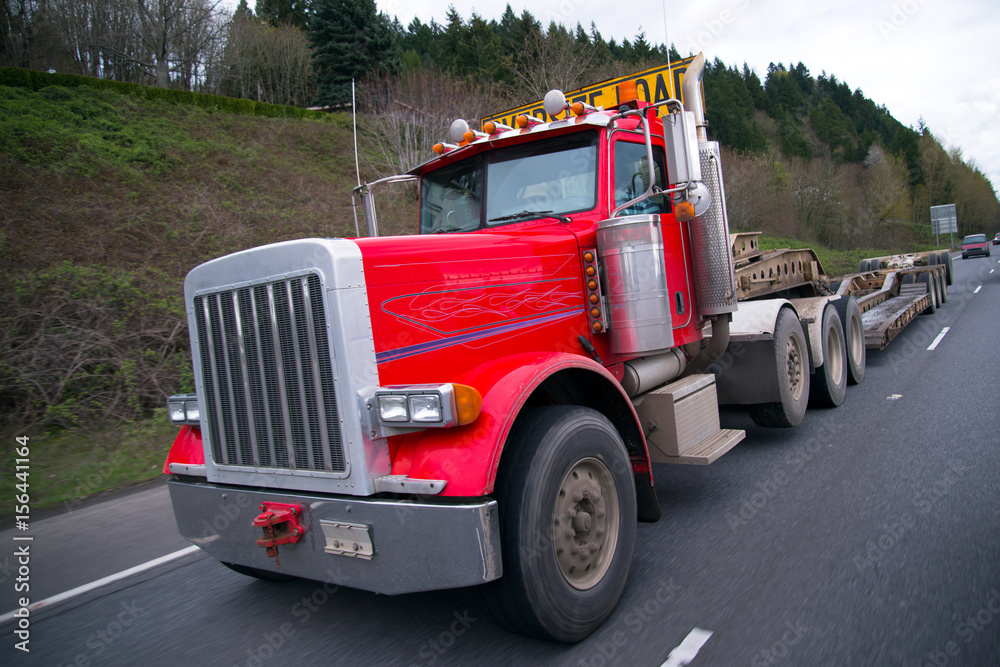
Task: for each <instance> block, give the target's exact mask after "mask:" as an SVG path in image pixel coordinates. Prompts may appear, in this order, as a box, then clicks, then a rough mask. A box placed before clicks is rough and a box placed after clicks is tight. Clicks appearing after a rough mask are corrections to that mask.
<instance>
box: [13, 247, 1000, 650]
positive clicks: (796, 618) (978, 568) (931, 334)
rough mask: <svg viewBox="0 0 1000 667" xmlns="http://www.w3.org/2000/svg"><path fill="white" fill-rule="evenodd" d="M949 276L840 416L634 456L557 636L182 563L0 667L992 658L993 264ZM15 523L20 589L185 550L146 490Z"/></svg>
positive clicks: (462, 595) (417, 603) (59, 612)
mask: <svg viewBox="0 0 1000 667" xmlns="http://www.w3.org/2000/svg"><path fill="white" fill-rule="evenodd" d="M955 271H956V279H955V284H954V285H952V287H951V288H950V289H949V293H948V299H949V300H948V302H947V303H946V304H944V305H943V306H942V307H941V308H940V309H939V310H938V312H937V313H936V314H935V315H923V316H921V317H919V318H918V320H917V321H916V322H915V323H913V324H911V325H910V326H909V327H907V329H906V330H904V332H903V333H902V334H901V335H900V336H899V337H898V338H897V339H896V340H895V341H894V342H893V343H892V344H891V345H890V346H889V347H888V348H887V349H886V350H884V351H881V352H871V351H869V355H868V371H867V376H866V378H865V381H864V383H863V384H861V385H859V386H856V387H851V388H849V390H848V394H847V399H846V401H845V402H844V404H843V405H842V406H841V407H839V408H837V409H832V410H810V411H809V413H808V414H807V416H806V420H805V422H804V423H803V424H802V425H801V426H800V427H798V428H796V429H792V430H770V429H762V428H758V427H756V426H755V425H754V424H753V423H752V422H751V421H750V420H749V419H748V418H747V417H746V415H745V414H744V413H743V412H741V411H739V410H735V409H734V410H727V411H726V412H724V414H723V422H724V426H726V427H730V428H743V429H746V431H747V438H746V440H745V441H744V442H743V443H741V444H740V445H739V446H738V447H737V448H736V449H735V450H733V451H732V452H731V453H729V454H727V455H726V456H725V457H723V458H722V459H720V460H719V461H717V462H716V463H715V464H713V465H711V466H708V467H695V466H660V465H657V466H655V467H654V475H655V479H656V484H657V487H656V488H657V493H658V495H659V499H660V503H661V505H662V508H663V519H661V520H660V522H658V523H656V524H640V525H639V528H638V537H637V544H636V552H635V557H634V560H633V563H632V573H631V577H630V580H629V585H628V587H627V589H626V591H625V596H624V598H623V599H622V601H621V604H620V605H619V607H618V609H617V611H616V612H615V614H614V615H613V616H612V617H611V619H610V620H609V621H608V622H607V623H606V624H605V625H604V626H603V627H602V628H601V629H599V630H598V631H597V632H596V633H595V634H594V635H592V636H591V637H590V638H589V639H588V640H586V641H584V642H582V643H580V644H578V645H575V646H566V645H558V644H550V643H547V642H542V641H537V640H531V639H525V638H523V637H519V636H516V635H512V634H509V633H507V632H504V631H502V630H500V629H498V628H497V627H495V626H493V625H492V624H491V623H490V622H489V621H488V620H487V619H486V618H485V617H484V615H483V613H482V609H481V607H480V606H479V602H478V600H477V597H476V595H475V591H473V590H457V591H443V592H435V593H424V594H412V595H404V596H399V597H384V596H378V595H374V594H369V593H364V592H359V591H354V590H349V589H344V588H339V589H338V588H336V587H334V586H332V585H328V584H321V583H318V582H311V581H303V580H299V581H293V582H288V583H280V584H278V583H269V582H262V581H257V580H253V579H249V578H246V577H243V576H241V575H238V574H235V573H233V572H230V571H229V570H227V569H226V568H224V567H222V566H221V565H219V564H218V563H216V562H214V561H212V560H210V559H207V558H193V559H188V560H186V561H179V562H177V563H176V564H175V566H173V567H172V569H171V568H170V567H167V568H160V569H158V570H155V571H153V572H151V573H150V574H149V575H148V576H144V577H137V578H134V579H129V580H127V581H126V582H123V583H119V584H117V585H115V586H112V587H110V588H107V589H104V590H101V591H97V592H95V593H91V594H90V595H88V596H84V597H81V598H79V599H77V600H76V601H75V602H72V603H69V604H65V605H63V606H60V607H57V608H54V609H52V610H51V611H49V612H48V613H47V614H45V613H41V612H40V613H38V614H37V615H36V616H35V617H34V618H33V619H32V623H31V625H30V645H29V646H30V649H31V651H30V653H23V652H21V651H18V650H16V649H15V648H14V644H15V642H17V641H19V640H18V638H17V637H15V636H14V635H13V634H12V631H13V629H14V625H13V624H11V623H9V622H8V623H7V624H5V625H2V629H3V633H2V634H3V637H4V639H3V640H2V644H0V664H3V665H46V666H51V665H81V666H83V665H97V664H101V665H130V666H131V665H177V664H187V665H249V666H252V667H254V666H255V667H260V666H262V665H321V664H322V665H340V664H351V665H353V664H364V665H435V664H436V665H499V664H519V665H520V664H524V665H550V664H552V665H592V666H594V667H600V666H601V665H612V664H627V665H651V666H660V665H663V664H664V662H665V661H667V657H668V655H669V654H670V652H671V650H673V649H674V648H675V647H677V646H678V645H679V644H681V642H682V641H683V640H684V639H685V637H687V636H688V634H689V633H690V632H691V631H692V629H694V628H701V629H703V630H707V631H711V632H712V635H711V637H709V638H708V640H707V641H706V642H705V643H704V646H703V647H702V648H701V650H700V652H699V653H698V654H697V657H696V658H694V660H693V661H692V662H691V663H690V664H692V665H695V666H700V665H724V666H729V665H751V666H757V665H779V664H780V665H918V666H921V667H922V666H924V665H927V666H936V667H943V666H945V665H984V666H995V665H1000V388H998V379H1000V354H998V350H997V347H998V343H1000V335H998V327H1000V264H998V257H997V256H996V255H994V257H991V258H983V259H970V260H965V261H962V260H958V261H956V262H955ZM977 288H978V289H977ZM945 327H948V331H947V333H946V335H944V337H943V338H941V340H940V342H939V343H938V345H937V347H936V348H935V349H934V350H928V349H927V348H928V346H929V345H931V343H932V342H933V341H934V340H935V338H936V337H937V336H938V335H939V334H940V333H941V331H942V330H943V329H944V328H945ZM32 531H33V532H34V534H35V535H36V539H35V541H34V542H33V543H32V549H33V552H32V553H33V555H34V556H36V557H37V558H35V559H34V560H33V565H32V575H31V576H32V581H31V585H32V587H33V588H32V592H31V593H32V598H33V599H39V598H40V597H42V596H47V595H50V594H52V593H55V592H61V591H63V590H67V589H68V588H72V587H73V586H77V585H80V584H82V583H86V582H88V581H93V580H94V579H97V578H99V577H101V576H104V575H105V574H109V573H111V572H116V571H119V570H122V569H125V568H127V567H131V566H132V565H137V564H139V563H142V562H145V561H146V560H148V559H149V558H152V557H154V556H156V555H164V554H166V553H170V552H171V551H174V550H176V549H180V548H183V547H184V546H185V545H186V542H185V541H184V540H182V539H180V538H179V537H178V536H177V534H176V528H175V527H174V526H173V525H172V517H171V514H170V509H169V505H168V504H167V502H166V499H165V496H164V495H163V488H162V486H154V487H152V488H149V489H145V490H142V491H140V492H138V493H132V494H127V495H124V496H120V497H116V498H113V499H111V500H109V501H105V502H101V503H97V504H89V505H87V506H84V507H81V508H76V509H75V510H74V511H73V512H70V513H67V514H63V515H60V516H57V517H52V518H49V519H46V520H44V521H39V522H37V523H36V524H34V525H33V527H32ZM12 537H13V531H10V530H8V531H4V532H3V533H0V545H7V546H3V547H0V548H2V549H4V551H3V552H0V579H2V582H0V589H2V590H0V594H2V597H0V603H2V604H3V605H4V609H3V610H7V609H11V608H13V607H12V605H13V598H14V593H13V592H12V590H13V583H14V573H15V572H16V568H14V569H12V568H11V563H12V562H13V560H12V559H11V558H10V557H9V555H8V554H13V552H14V549H15V546H12V545H14V544H15V543H14V542H13V541H12ZM5 558H6V560H4V559H5ZM675 655H676V654H675ZM675 664H680V663H675Z"/></svg>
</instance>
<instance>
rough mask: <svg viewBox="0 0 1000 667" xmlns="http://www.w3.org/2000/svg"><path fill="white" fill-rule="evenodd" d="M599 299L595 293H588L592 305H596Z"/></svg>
mask: <svg viewBox="0 0 1000 667" xmlns="http://www.w3.org/2000/svg"><path fill="white" fill-rule="evenodd" d="M600 300H601V297H599V296H597V295H596V294H591V295H590V302H591V303H592V304H594V305H597V303H598V302H599V301H600Z"/></svg>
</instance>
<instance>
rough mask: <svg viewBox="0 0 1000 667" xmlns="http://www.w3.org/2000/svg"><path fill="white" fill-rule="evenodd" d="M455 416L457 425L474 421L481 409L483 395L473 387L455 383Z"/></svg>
mask: <svg viewBox="0 0 1000 667" xmlns="http://www.w3.org/2000/svg"><path fill="white" fill-rule="evenodd" d="M452 386H454V387H455V417H456V420H457V421H458V425H459V426H465V425H466V424H471V423H472V422H474V421H476V418H477V417H479V413H480V412H481V411H482V409H483V397H482V395H481V394H480V393H479V392H478V391H476V389H475V388H473V387H470V386H468V385H465V384H455V385H452Z"/></svg>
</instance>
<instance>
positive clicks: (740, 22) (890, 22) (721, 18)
mask: <svg viewBox="0 0 1000 667" xmlns="http://www.w3.org/2000/svg"><path fill="white" fill-rule="evenodd" d="M233 4H235V2H234V3H233ZM450 4H453V5H454V6H455V8H456V9H457V10H458V12H459V14H460V15H461V16H462V18H463V19H465V20H468V19H469V17H470V16H471V15H472V12H473V11H475V12H476V13H478V14H479V15H480V16H482V17H483V18H485V19H487V20H489V19H497V20H499V19H500V16H501V14H502V13H503V11H504V8H505V6H506V5H507V4H508V3H507V2H506V0H451V2H448V1H447V0H445V1H436V2H435V1H433V0H376V5H377V6H378V8H379V10H380V11H383V12H385V13H387V14H389V15H390V16H396V17H398V18H399V20H400V22H402V24H403V25H404V26H406V25H408V24H409V23H410V21H411V20H412V19H413V17H414V16H417V17H419V18H420V20H421V21H423V22H424V23H429V22H430V20H431V19H432V18H433V19H435V20H436V21H437V22H438V23H444V21H445V14H446V12H447V10H448V6H449V5H450ZM510 5H511V8H512V9H513V10H514V12H515V13H516V14H518V15H520V13H521V12H522V11H523V10H524V9H528V10H529V11H530V12H531V13H532V14H533V15H534V16H535V18H536V19H538V20H539V21H541V22H542V25H543V26H547V25H548V23H549V21H550V20H554V21H556V22H557V23H563V24H565V25H566V26H567V27H569V28H571V29H573V28H575V27H576V24H577V23H578V22H579V23H580V24H581V25H582V26H583V27H584V28H585V29H586V30H588V31H589V30H590V24H591V22H593V23H595V24H596V26H597V29H598V30H599V31H600V32H601V35H603V37H604V39H606V40H607V39H611V38H612V37H613V38H615V39H616V40H618V41H621V40H622V38H628V39H629V40H631V39H633V38H634V37H635V36H636V35H637V34H638V33H639V32H640V31H643V32H645V34H646V40H647V41H648V42H650V43H653V44H661V43H665V42H666V41H667V37H669V41H670V42H672V43H673V44H675V45H676V46H677V49H678V50H679V51H680V52H681V54H682V55H688V53H689V52H695V53H696V52H697V51H698V50H701V51H704V53H705V57H706V58H708V59H709V60H713V59H715V58H720V59H721V60H722V61H723V62H724V63H726V64H727V65H739V66H742V64H743V63H744V62H746V63H747V64H748V65H749V66H750V67H751V68H752V69H754V70H756V72H757V74H758V76H760V78H761V80H762V81H763V79H764V77H765V75H766V74H767V66H768V63H771V62H775V63H777V62H783V63H785V64H786V65H789V64H794V63H797V62H799V61H801V62H802V63H804V64H805V66H806V67H808V68H809V71H810V73H811V74H812V75H813V76H814V77H816V76H819V74H820V73H821V72H823V71H825V72H826V73H827V74H828V75H829V74H833V75H836V77H837V79H838V80H840V81H844V82H846V83H847V84H848V85H849V86H851V88H852V89H857V88H860V89H861V90H862V92H863V93H864V94H865V96H866V97H868V98H869V99H871V100H873V101H874V102H875V103H876V104H879V105H885V106H886V108H888V109H889V112H890V113H891V114H892V115H893V116H894V117H895V118H896V119H897V120H899V121H900V122H901V123H903V124H904V125H909V126H911V127H914V128H916V127H917V122H918V120H919V119H920V118H921V117H923V119H924V122H925V123H926V124H927V126H928V127H929V128H930V130H931V132H932V133H933V134H934V136H936V137H937V138H938V140H940V141H941V143H943V144H944V145H945V147H946V148H949V149H950V148H956V147H957V148H960V149H961V150H962V155H963V157H964V158H965V160H966V161H969V160H970V159H971V160H974V161H975V163H976V164H977V165H978V166H979V168H980V169H981V170H982V171H983V172H984V173H985V174H986V175H987V176H988V177H989V178H990V180H991V182H992V184H993V188H994V190H996V191H998V192H1000V119H998V117H997V115H998V111H1000V3H998V2H997V0H841V1H835V0H814V1H812V2H810V1H808V0H689V1H688V2H678V1H677V0H626V1H625V2H615V3H609V2H607V0H604V1H600V0H532V2H530V3H527V2H523V1H513V2H510ZM664 16H666V20H664ZM666 31H669V35H665V32H666ZM525 101H526V102H528V101H530V100H525Z"/></svg>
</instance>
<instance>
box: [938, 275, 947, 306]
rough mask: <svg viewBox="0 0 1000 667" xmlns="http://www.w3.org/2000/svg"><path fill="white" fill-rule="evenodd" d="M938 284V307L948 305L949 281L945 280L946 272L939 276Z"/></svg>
mask: <svg viewBox="0 0 1000 667" xmlns="http://www.w3.org/2000/svg"><path fill="white" fill-rule="evenodd" d="M937 284H938V297H939V298H938V305H940V304H944V303H948V281H947V280H946V279H945V272H944V271H942V272H941V273H939V274H938V276H937Z"/></svg>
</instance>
